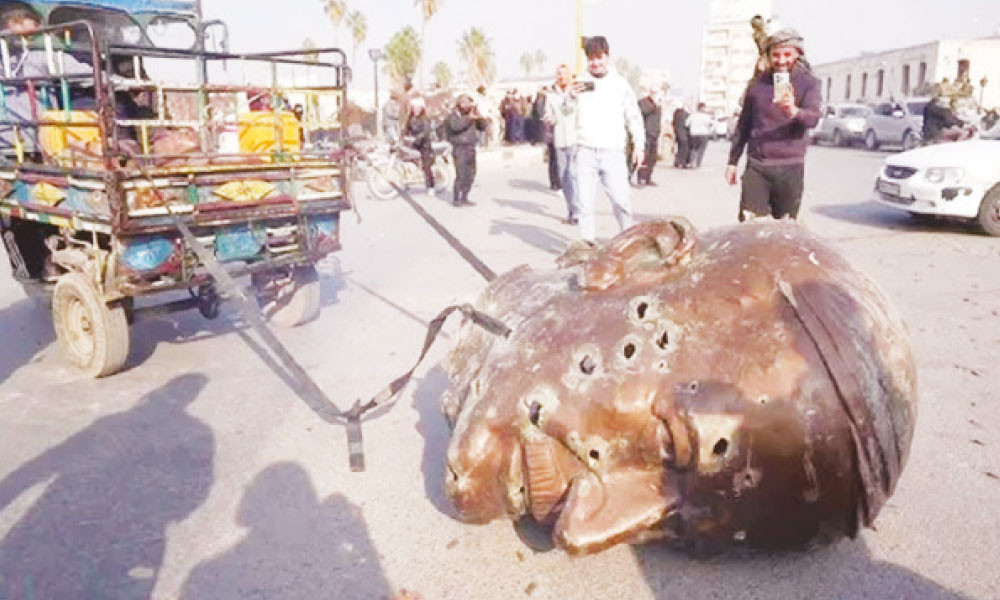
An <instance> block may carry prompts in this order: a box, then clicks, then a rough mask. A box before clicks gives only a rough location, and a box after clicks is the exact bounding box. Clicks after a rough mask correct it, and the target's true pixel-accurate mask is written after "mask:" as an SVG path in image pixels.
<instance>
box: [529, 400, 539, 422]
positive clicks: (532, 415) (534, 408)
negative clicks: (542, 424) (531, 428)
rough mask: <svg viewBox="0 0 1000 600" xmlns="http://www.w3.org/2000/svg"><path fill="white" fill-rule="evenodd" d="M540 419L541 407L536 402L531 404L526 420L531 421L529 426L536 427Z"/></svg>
mask: <svg viewBox="0 0 1000 600" xmlns="http://www.w3.org/2000/svg"><path fill="white" fill-rule="evenodd" d="M541 418H542V405H541V404H540V403H538V402H532V403H531V408H530V410H529V411H528V419H530V420H531V424H532V425H535V426H538V421H539V420H540V419H541Z"/></svg>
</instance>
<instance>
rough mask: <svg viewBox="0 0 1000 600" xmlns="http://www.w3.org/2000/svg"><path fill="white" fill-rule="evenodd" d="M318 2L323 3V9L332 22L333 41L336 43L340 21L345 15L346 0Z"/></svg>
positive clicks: (321, 0) (322, 0) (323, 0)
mask: <svg viewBox="0 0 1000 600" xmlns="http://www.w3.org/2000/svg"><path fill="white" fill-rule="evenodd" d="M320 2H322V3H323V10H324V11H325V12H326V16H328V17H329V18H330V23H332V24H333V43H334V45H338V43H339V42H338V37H339V34H340V23H341V21H343V20H344V17H345V16H346V15H347V2H345V1H344V0H320Z"/></svg>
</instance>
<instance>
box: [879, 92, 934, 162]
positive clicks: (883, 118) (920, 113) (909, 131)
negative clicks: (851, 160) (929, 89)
mask: <svg viewBox="0 0 1000 600" xmlns="http://www.w3.org/2000/svg"><path fill="white" fill-rule="evenodd" d="M927 102H928V99H927V98H909V99H905V100H896V101H893V102H881V103H879V104H876V105H875V106H874V107H873V108H872V111H871V113H869V115H868V118H867V119H866V121H865V138H864V139H865V148H868V149H869V150H878V149H879V147H880V146H882V145H883V144H895V145H898V146H902V147H903V150H911V149H913V148H916V146H917V144H919V143H920V139H921V137H920V134H921V131H922V130H923V126H924V107H925V106H927Z"/></svg>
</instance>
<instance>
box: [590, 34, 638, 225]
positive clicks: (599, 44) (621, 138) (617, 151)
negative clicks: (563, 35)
mask: <svg viewBox="0 0 1000 600" xmlns="http://www.w3.org/2000/svg"><path fill="white" fill-rule="evenodd" d="M584 50H585V51H586V54H587V71H588V73H589V76H584V77H582V78H581V80H580V81H578V82H577V83H576V84H575V85H574V86H573V91H572V96H574V97H575V98H576V103H577V120H576V143H577V154H576V176H577V189H576V195H577V206H578V208H579V210H580V213H579V215H578V218H579V220H580V237H581V238H583V240H584V241H587V242H593V241H594V236H595V225H594V194H595V193H596V191H597V183H598V182H600V184H601V186H602V187H603V188H604V191H605V192H606V193H607V194H608V198H610V200H611V205H612V207H613V209H614V213H615V218H616V219H617V220H618V225H619V227H620V228H621V229H626V228H628V227H631V226H632V203H631V200H630V198H629V193H630V187H631V186H629V182H628V165H627V164H626V162H625V132H626V129H627V130H628V132H629V133H630V134H631V135H632V139H633V140H643V139H645V135H646V133H645V129H644V128H643V123H642V115H641V114H640V113H639V104H638V101H637V100H636V97H635V92H633V91H632V86H630V85H629V83H628V82H627V81H625V78H624V77H622V76H621V75H619V74H618V73H617V72H616V71H614V70H613V69H611V68H610V67H609V62H610V58H609V56H608V55H609V47H608V41H607V40H606V39H604V37H603V36H596V37H591V38H587V41H586V43H585V45H584ZM640 147H641V146H640ZM638 154H640V153H638V152H637V153H636V156H635V158H634V161H635V162H638V163H645V161H646V157H645V156H644V155H645V149H644V148H643V150H642V152H641V154H643V156H641V157H640V156H638Z"/></svg>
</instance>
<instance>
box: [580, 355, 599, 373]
mask: <svg viewBox="0 0 1000 600" xmlns="http://www.w3.org/2000/svg"><path fill="white" fill-rule="evenodd" d="M596 368H597V363H595V362H594V359H592V358H590V355H589V354H588V355H587V356H584V357H583V360H581V361H580V370H581V371H583V372H584V374H586V375H592V374H593V373H594V369H596Z"/></svg>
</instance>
